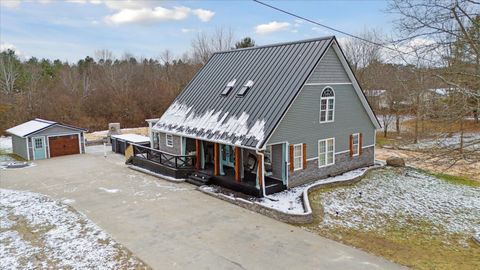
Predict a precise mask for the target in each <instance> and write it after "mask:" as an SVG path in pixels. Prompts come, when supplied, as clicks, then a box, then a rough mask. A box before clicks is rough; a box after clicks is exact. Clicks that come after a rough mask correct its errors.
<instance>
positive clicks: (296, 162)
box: [293, 143, 303, 171]
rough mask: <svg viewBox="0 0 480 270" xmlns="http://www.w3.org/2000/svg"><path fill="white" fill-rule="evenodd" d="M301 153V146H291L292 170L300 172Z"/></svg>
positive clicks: (301, 165)
mask: <svg viewBox="0 0 480 270" xmlns="http://www.w3.org/2000/svg"><path fill="white" fill-rule="evenodd" d="M302 159H303V153H302V144H301V143H299V144H295V145H294V146H293V169H294V170H295V171H296V170H301V169H302V167H303V164H302Z"/></svg>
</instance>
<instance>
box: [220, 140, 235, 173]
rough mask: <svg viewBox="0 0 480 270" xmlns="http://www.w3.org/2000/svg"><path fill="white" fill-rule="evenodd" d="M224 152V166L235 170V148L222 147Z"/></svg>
mask: <svg viewBox="0 0 480 270" xmlns="http://www.w3.org/2000/svg"><path fill="white" fill-rule="evenodd" d="M222 150H223V151H222V161H223V165H226V166H229V167H232V168H233V167H234V166H235V153H234V151H233V147H231V146H230V145H222Z"/></svg>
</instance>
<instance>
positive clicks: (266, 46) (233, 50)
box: [213, 36, 335, 55]
mask: <svg viewBox="0 0 480 270" xmlns="http://www.w3.org/2000/svg"><path fill="white" fill-rule="evenodd" d="M334 38H335V36H324V37H317V38H309V39H301V40H295V41H286V42H281V43H273V44H267V45H262V46H253V47H248V48H240V49H232V50H226V51H218V52H214V53H213V55H215V54H223V53H232V52H238V51H246V50H256V49H263V48H271V47H277V46H284V45H291V44H299V43H307V42H314V41H322V40H328V39H334Z"/></svg>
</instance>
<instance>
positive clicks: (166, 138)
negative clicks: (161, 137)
mask: <svg viewBox="0 0 480 270" xmlns="http://www.w3.org/2000/svg"><path fill="white" fill-rule="evenodd" d="M168 136H170V137H171V138H172V140H171V141H172V143H171V144H169V143H168ZM165 145H166V146H167V147H173V135H172V134H167V133H165Z"/></svg>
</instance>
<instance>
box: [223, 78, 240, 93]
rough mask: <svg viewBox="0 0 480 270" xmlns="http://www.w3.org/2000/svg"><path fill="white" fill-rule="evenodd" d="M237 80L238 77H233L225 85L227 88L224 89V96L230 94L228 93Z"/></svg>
mask: <svg viewBox="0 0 480 270" xmlns="http://www.w3.org/2000/svg"><path fill="white" fill-rule="evenodd" d="M236 81H237V79H233V80H231V81H229V82H228V83H227V86H226V87H225V89H223V91H222V94H221V95H222V96H228V94H229V93H230V91H232V89H233V87H234V86H235V82H236Z"/></svg>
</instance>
